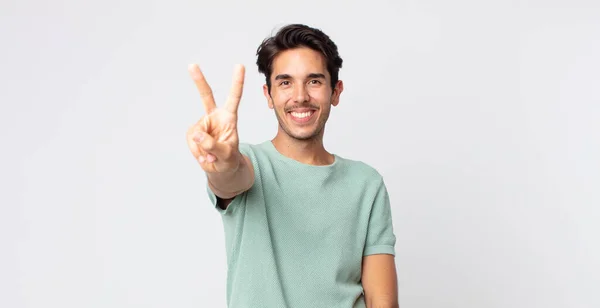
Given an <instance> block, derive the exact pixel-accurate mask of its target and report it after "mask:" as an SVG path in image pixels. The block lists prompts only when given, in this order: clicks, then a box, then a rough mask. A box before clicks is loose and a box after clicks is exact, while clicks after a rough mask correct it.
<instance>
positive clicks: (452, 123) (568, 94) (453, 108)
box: [0, 0, 600, 308]
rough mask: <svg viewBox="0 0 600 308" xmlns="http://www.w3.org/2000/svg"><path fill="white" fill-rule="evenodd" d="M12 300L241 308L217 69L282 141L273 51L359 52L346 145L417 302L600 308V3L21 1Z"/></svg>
mask: <svg viewBox="0 0 600 308" xmlns="http://www.w3.org/2000/svg"><path fill="white" fill-rule="evenodd" d="M0 18H1V19H0V44H1V45H0V46H1V48H0V88H1V91H0V102H1V109H0V136H1V146H2V148H1V149H2V151H1V159H0V174H1V176H0V185H1V186H0V189H1V194H0V204H1V207H0V240H1V246H0V307H3V308H13V307H14V308H21V307H28V308H29V307H40V308H42V307H43V308H46V307H62V308H65V307H123V308H125V307H127V308H129V307H178V308H183V307H225V278H226V277H225V274H226V267H225V255H224V253H225V249H224V238H223V229H222V223H221V220H220V216H219V214H218V213H217V212H216V211H215V210H214V209H213V208H212V207H211V206H210V204H209V202H208V197H207V196H206V192H205V188H204V187H205V186H204V185H205V178H204V175H203V172H202V170H201V169H200V167H199V166H198V165H197V164H196V162H195V161H194V160H193V157H192V155H191V154H190V153H189V151H188V149H187V145H186V142H185V132H186V130H187V128H188V127H189V126H190V125H192V124H193V123H194V122H195V121H196V120H197V119H199V118H200V117H201V116H202V114H203V108H202V104H201V101H200V98H199V95H198V93H197V91H196V89H195V87H194V85H193V83H192V81H191V80H190V78H189V76H188V73H187V66H188V64H189V63H192V62H195V63H198V64H199V65H200V66H201V67H202V68H203V70H204V72H205V74H206V76H207V78H208V80H209V82H210V84H211V85H212V86H213V90H214V92H215V96H216V99H217V101H218V102H220V103H223V102H224V99H225V97H226V96H227V91H228V89H229V85H230V81H231V74H232V70H233V67H234V64H235V63H242V64H244V65H246V67H247V75H246V85H245V90H244V97H243V99H242V102H241V106H240V110H239V117H240V138H241V140H242V141H243V142H251V143H257V142H261V141H264V140H267V139H270V138H272V137H273V136H274V134H275V132H276V129H277V122H276V119H275V116H274V115H273V114H272V111H271V110H270V109H268V108H267V104H266V101H265V100H264V98H263V96H262V90H261V85H262V84H263V83H264V78H263V76H262V75H259V74H258V72H257V68H256V65H255V61H256V58H255V52H256V48H257V47H258V45H259V43H260V42H261V41H262V39H264V38H265V37H267V36H268V35H270V34H271V33H274V31H276V30H277V29H278V28H279V27H280V26H282V25H284V24H287V23H295V22H299V23H306V24H309V25H311V26H315V27H318V28H321V29H322V30H324V31H325V32H326V33H327V34H329V35H330V36H331V38H332V39H333V40H334V41H335V42H336V43H337V45H338V47H339V48H340V53H341V56H342V58H343V59H344V66H343V68H342V70H341V73H340V77H341V79H342V80H344V82H345V91H344V92H343V94H342V97H341V103H340V105H339V106H338V107H336V108H334V109H333V111H332V115H331V117H330V121H329V123H328V126H327V130H326V138H325V142H326V147H327V148H328V149H329V150H330V151H332V152H334V153H336V154H339V155H342V156H345V157H348V158H352V159H359V160H363V161H365V162H367V163H369V164H370V165H372V166H374V167H375V168H377V169H378V170H379V171H380V172H381V173H382V174H383V175H384V178H385V180H386V184H387V186H388V188H389V190H390V197H391V200H392V203H393V208H392V210H393V218H394V228H395V232H396V234H397V237H398V241H397V246H396V249H397V252H398V254H397V259H396V261H397V268H398V278H399V294H400V305H401V307H403V308H423V307H428V308H429V307H461V308H463V307H469V308H479V307H544V308H553V307H577V308H579V307H581V308H583V307H600V296H599V295H598V291H599V289H600V244H599V243H600V239H599V234H600V226H599V222H600V209H599V205H600V193H599V191H600V160H599V158H600V138H599V136H600V133H599V132H600V124H599V122H600V57H599V55H600V3H599V2H598V1H592V0H590V1H577V0H575V1H567V0H563V1H560V0H553V1H542V0H539V1H475V0H472V1H466V0H457V1H443V0H422V1H393V2H392V1H389V3H384V2H383V1H363V2H359V3H356V2H341V1H339V2H336V3H334V2H330V1H325V2H323V1H321V2H316V1H315V2H307V1H292V2H289V1H267V0H261V1H253V2H251V3H250V2H241V1H240V2H233V1H187V2H184V1H141V0H138V1H116V0H105V1H94V2H90V1H74V0H65V1H40V0H38V1H16V0H8V1H6V0H3V1H2V3H1V5H0Z"/></svg>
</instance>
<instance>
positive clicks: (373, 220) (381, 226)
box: [363, 180, 396, 256]
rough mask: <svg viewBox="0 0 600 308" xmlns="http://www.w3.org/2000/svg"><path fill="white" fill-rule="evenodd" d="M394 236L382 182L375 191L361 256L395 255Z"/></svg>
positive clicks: (390, 213)
mask: <svg viewBox="0 0 600 308" xmlns="http://www.w3.org/2000/svg"><path fill="white" fill-rule="evenodd" d="M395 245H396V236H395V234H394V227H393V225H392V211H391V206H390V198H389V194H388V191H387V188H386V186H385V183H384V182H383V180H381V184H380V185H379V188H378V189H377V192H376V195H375V198H374V200H373V205H372V206H371V212H370V215H369V225H368V226H367V239H366V243H365V249H364V252H363V256H368V255H373V254H391V255H395Z"/></svg>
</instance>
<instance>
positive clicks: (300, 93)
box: [294, 85, 309, 103]
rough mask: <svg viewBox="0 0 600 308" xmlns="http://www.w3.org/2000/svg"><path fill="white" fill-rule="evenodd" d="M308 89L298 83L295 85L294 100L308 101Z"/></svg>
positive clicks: (299, 101)
mask: <svg viewBox="0 0 600 308" xmlns="http://www.w3.org/2000/svg"><path fill="white" fill-rule="evenodd" d="M308 97H309V96H308V91H306V88H305V87H304V85H298V86H297V87H294V102H295V103H304V102H307V101H308Z"/></svg>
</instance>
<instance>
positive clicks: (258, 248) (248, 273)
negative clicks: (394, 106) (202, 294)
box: [187, 24, 398, 308]
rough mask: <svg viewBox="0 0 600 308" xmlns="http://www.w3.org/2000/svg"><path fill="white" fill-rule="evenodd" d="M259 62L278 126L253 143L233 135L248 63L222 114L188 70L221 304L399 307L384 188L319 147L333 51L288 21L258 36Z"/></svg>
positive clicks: (334, 65) (192, 143)
mask: <svg viewBox="0 0 600 308" xmlns="http://www.w3.org/2000/svg"><path fill="white" fill-rule="evenodd" d="M257 56H258V59H257V65H258V70H259V72H261V73H263V74H265V77H266V84H265V85H264V86H263V91H264V95H265V98H266V100H267V103H268V106H269V108H271V109H273V110H274V111H275V116H276V117H277V120H278V122H279V127H278V131H277V134H276V136H275V137H274V138H273V139H272V140H269V141H265V142H263V143H260V144H255V145H251V144H245V143H240V142H239V140H238V133H237V110H238V104H239V102H240V98H241V96H242V88H243V81H244V67H243V66H241V65H240V66H238V67H237V68H236V71H235V73H234V79H233V86H232V88H231V93H230V95H229V97H228V99H227V102H226V103H225V106H224V108H220V109H219V108H216V105H215V102H214V99H213V96H212V92H211V89H210V87H209V85H208V84H207V82H206V80H205V78H204V76H203V75H202V73H201V71H200V69H199V68H198V66H196V65H191V66H190V68H189V70H190V74H191V76H192V78H193V80H194V82H195V83H196V86H197V87H198V90H199V91H200V95H201V98H202V101H203V103H204V106H205V109H206V114H205V115H204V116H203V117H202V118H201V119H200V121H198V122H197V123H196V124H195V125H193V126H192V127H190V129H189V130H188V132H187V141H188V145H189V147H190V149H191V151H192V153H193V155H194V157H195V158H196V159H197V160H198V162H199V164H200V166H201V167H202V169H203V170H204V171H205V172H206V175H207V179H208V180H207V182H208V184H207V191H208V194H209V197H210V200H211V201H212V202H213V205H214V206H215V208H216V209H217V211H219V213H221V217H222V220H223V225H224V230H225V240H226V253H227V266H228V271H227V304H228V307H231V308H238V307H253V308H254V307H256V308H263V307H269V308H270V307H273V308H283V307H290V308H296V307H298V308H315V307H326V308H332V307H344V308H352V307H372V308H374V307H398V298H397V297H398V295H397V278H396V267H395V261H394V255H395V250H394V246H395V242H396V237H395V235H394V232H393V228H392V218H391V209H390V202H389V197H388V193H387V190H386V186H385V184H384V181H383V179H382V177H381V175H380V174H379V173H378V172H377V171H376V170H375V169H373V168H372V167H370V166H368V165H367V164H365V163H362V162H359V161H354V160H350V159H347V158H344V157H341V156H338V155H336V154H332V153H329V152H328V151H327V150H326V149H325V147H324V145H323V134H324V132H325V123H326V122H327V119H328V117H329V113H330V109H331V107H332V106H337V105H338V104H339V101H340V94H341V93H342V90H343V88H344V87H343V83H342V81H341V80H339V79H338V73H339V69H340V68H341V66H342V59H341V58H340V56H339V54H338V51H337V46H336V45H335V43H334V42H333V41H332V40H331V39H330V38H329V37H328V36H327V35H326V34H324V33H323V32H322V31H320V30H318V29H314V28H311V27H308V26H305V25H299V24H294V25H288V26H286V27H283V28H282V29H280V30H279V31H278V32H277V33H276V35H274V36H273V37H270V38H267V39H265V40H264V41H263V42H262V44H261V45H260V47H259V48H258V51H257ZM370 103H374V102H370ZM369 108H372V106H369Z"/></svg>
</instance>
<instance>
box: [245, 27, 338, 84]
mask: <svg viewBox="0 0 600 308" xmlns="http://www.w3.org/2000/svg"><path fill="white" fill-rule="evenodd" d="M298 47H308V48H310V49H312V50H315V51H318V52H320V53H321V54H322V55H323V57H324V58H325V61H326V65H327V71H328V72H329V75H330V76H331V88H332V90H333V89H334V88H335V84H336V83H337V82H338V78H339V71H340V68H341V67H342V62H343V60H342V58H340V55H339V54H338V49H337V46H336V45H335V43H334V42H333V41H332V40H331V39H330V38H329V36H327V34H325V33H323V31H321V30H319V29H316V28H312V27H309V26H307V25H302V24H291V25H287V26H285V27H283V28H281V29H280V30H279V31H277V33H276V34H275V35H274V36H272V37H269V38H266V39H265V40H263V42H262V43H261V44H260V46H259V47H258V49H257V51H256V55H257V56H258V59H257V60H256V65H257V66H258V72H259V73H263V74H264V75H265V78H266V81H267V87H268V89H269V93H271V74H272V73H273V59H274V58H275V57H276V56H277V55H278V54H279V53H280V52H282V51H285V50H288V49H293V48H298Z"/></svg>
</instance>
